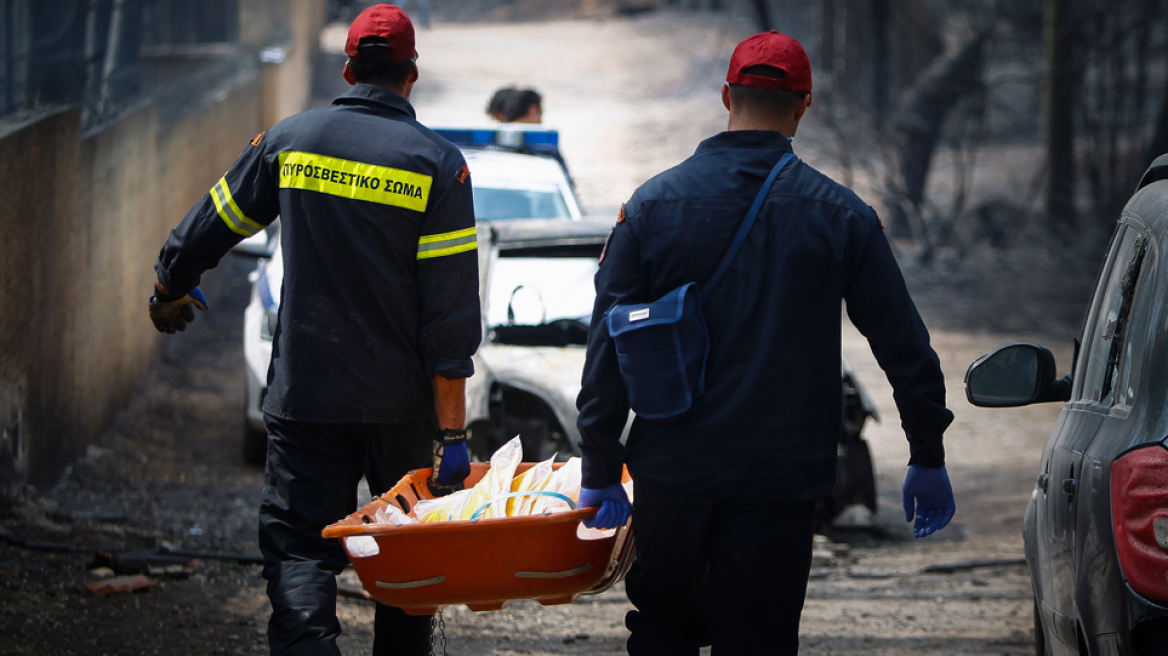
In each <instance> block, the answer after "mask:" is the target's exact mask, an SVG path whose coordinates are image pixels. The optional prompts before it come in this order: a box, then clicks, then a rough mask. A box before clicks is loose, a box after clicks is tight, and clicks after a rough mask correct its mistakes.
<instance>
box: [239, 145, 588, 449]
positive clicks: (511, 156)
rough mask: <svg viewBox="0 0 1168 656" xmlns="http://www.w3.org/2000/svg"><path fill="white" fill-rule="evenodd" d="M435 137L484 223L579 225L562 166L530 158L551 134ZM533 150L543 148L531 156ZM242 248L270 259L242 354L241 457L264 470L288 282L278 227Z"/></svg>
mask: <svg viewBox="0 0 1168 656" xmlns="http://www.w3.org/2000/svg"><path fill="white" fill-rule="evenodd" d="M438 132H439V134H442V135H443V136H444V137H446V138H448V139H450V140H451V141H452V142H454V143H455V144H457V145H458V146H459V147H460V148H462V151H463V155H464V157H465V158H466V162H467V166H468V167H469V168H470V174H471V180H472V181H473V189H474V206H475V216H476V219H478V220H479V221H481V222H490V221H496V222H503V221H510V220H515V219H532V218H538V219H555V220H557V221H563V220H568V221H576V220H579V219H580V216H581V212H580V203H579V202H578V201H577V200H576V194H575V192H574V191H573V189H572V184H571V182H570V180H569V178H568V175H567V171H566V169H565V168H564V166H563V165H562V163H561V161H560V160H558V159H556V158H554V157H552V156H548V155H546V154H531V153H532V152H539V153H548V152H554V150H555V144H556V141H557V140H558V135H557V134H556V133H555V132H554V131H551V130H541V129H525V128H521V127H520V128H512V127H507V128H498V129H489V130H487V129H481V130H480V129H475V130H460V129H446V130H438ZM535 146H541V147H543V148H544V150H537V151H530V152H526V151H528V150H529V147H531V148H534V147H535ZM480 243H482V242H481V240H480ZM237 249H238V250H243V251H244V252H249V253H251V254H255V255H261V256H270V259H261V260H260V261H259V264H258V266H257V268H256V270H255V271H254V272H252V274H251V280H252V283H253V285H252V295H251V302H250V303H249V304H248V306H247V309H246V310H244V319H243V353H244V359H245V360H246V364H247V397H246V400H245V405H244V422H243V424H244V426H243V455H244V459H245V460H246V461H247V462H250V463H254V464H259V463H262V462H263V461H264V459H265V456H266V453H267V433H266V430H265V428H264V416H263V412H262V411H261V409H260V408H261V407H262V405H263V399H264V394H265V392H266V389H267V375H268V363H269V362H270V361H271V358H272V335H273V334H274V333H275V329H276V319H277V315H278V312H279V303H280V288H281V286H282V285H283V280H284V259H283V254H282V250H281V249H280V247H279V233H278V228H273V229H271V230H269V231H265V232H261V233H259V234H258V235H256V237H255V238H254V239H252V240H245V242H241V245H240V246H239V247H237ZM480 256H481V251H480ZM589 282H591V279H589ZM589 304H591V301H589ZM589 311H591V308H589ZM476 365H477V363H476ZM578 377H579V376H578V375H577V378H578ZM573 426H574V424H573Z"/></svg>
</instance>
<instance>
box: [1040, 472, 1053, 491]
mask: <svg viewBox="0 0 1168 656" xmlns="http://www.w3.org/2000/svg"><path fill="white" fill-rule="evenodd" d="M1049 482H1050V476H1047V475H1046V474H1039V475H1038V489H1040V490H1042V491H1043V492H1046V486H1047V483H1049Z"/></svg>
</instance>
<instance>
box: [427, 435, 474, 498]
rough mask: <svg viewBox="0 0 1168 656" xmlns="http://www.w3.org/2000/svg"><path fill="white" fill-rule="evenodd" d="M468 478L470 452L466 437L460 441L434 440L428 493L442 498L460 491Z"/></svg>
mask: <svg viewBox="0 0 1168 656" xmlns="http://www.w3.org/2000/svg"><path fill="white" fill-rule="evenodd" d="M467 476H470V452H469V451H467V449H466V437H465V436H464V437H463V438H462V439H461V440H457V441H454V440H450V439H444V440H434V473H433V474H431V475H430V480H429V481H428V483H429V485H430V492H431V493H433V494H435V495H438V496H442V495H446V494H450V493H451V492H454V491H456V490H461V489H462V482H463V481H464V480H466V477H467Z"/></svg>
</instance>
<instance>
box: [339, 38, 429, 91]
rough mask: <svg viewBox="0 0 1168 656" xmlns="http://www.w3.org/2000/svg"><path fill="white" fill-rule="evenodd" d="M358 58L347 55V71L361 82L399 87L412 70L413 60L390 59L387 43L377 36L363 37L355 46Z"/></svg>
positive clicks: (403, 84) (390, 54)
mask: <svg viewBox="0 0 1168 656" xmlns="http://www.w3.org/2000/svg"><path fill="white" fill-rule="evenodd" d="M357 54H358V55H359V57H360V58H356V57H349V71H350V72H352V73H353V79H355V80H357V82H359V83H361V84H374V85H377V86H379V87H390V88H393V89H400V88H402V87H404V86H405V85H406V82H408V81H409V79H410V75H411V74H413V72H414V60H412V59H407V60H405V61H399V62H395V61H390V58H391V57H392V52H391V50H390V48H389V43H388V42H387V41H386V40H385V39H382V38H379V37H365V38H364V39H361V43H360V45H358V46H357Z"/></svg>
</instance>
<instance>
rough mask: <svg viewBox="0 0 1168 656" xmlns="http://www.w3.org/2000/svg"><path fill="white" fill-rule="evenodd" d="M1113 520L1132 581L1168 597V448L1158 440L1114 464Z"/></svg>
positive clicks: (1150, 593) (1122, 564)
mask: <svg viewBox="0 0 1168 656" xmlns="http://www.w3.org/2000/svg"><path fill="white" fill-rule="evenodd" d="M1111 524H1112V527H1113V528H1114V529H1115V547H1116V552H1117V553H1118V555H1119V566H1120V569H1122V570H1123V577H1124V579H1126V580H1127V582H1128V585H1130V586H1131V587H1132V589H1134V590H1135V591H1136V592H1138V593H1140V594H1141V595H1143V596H1145V597H1147V598H1149V599H1153V600H1158V601H1168V449H1165V448H1164V447H1163V446H1162V445H1160V444H1152V445H1149V446H1144V447H1140V448H1137V449H1133V450H1132V451H1128V452H1127V453H1125V454H1123V455H1122V456H1120V457H1119V458H1117V459H1116V460H1115V462H1113V463H1112V465H1111Z"/></svg>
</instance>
